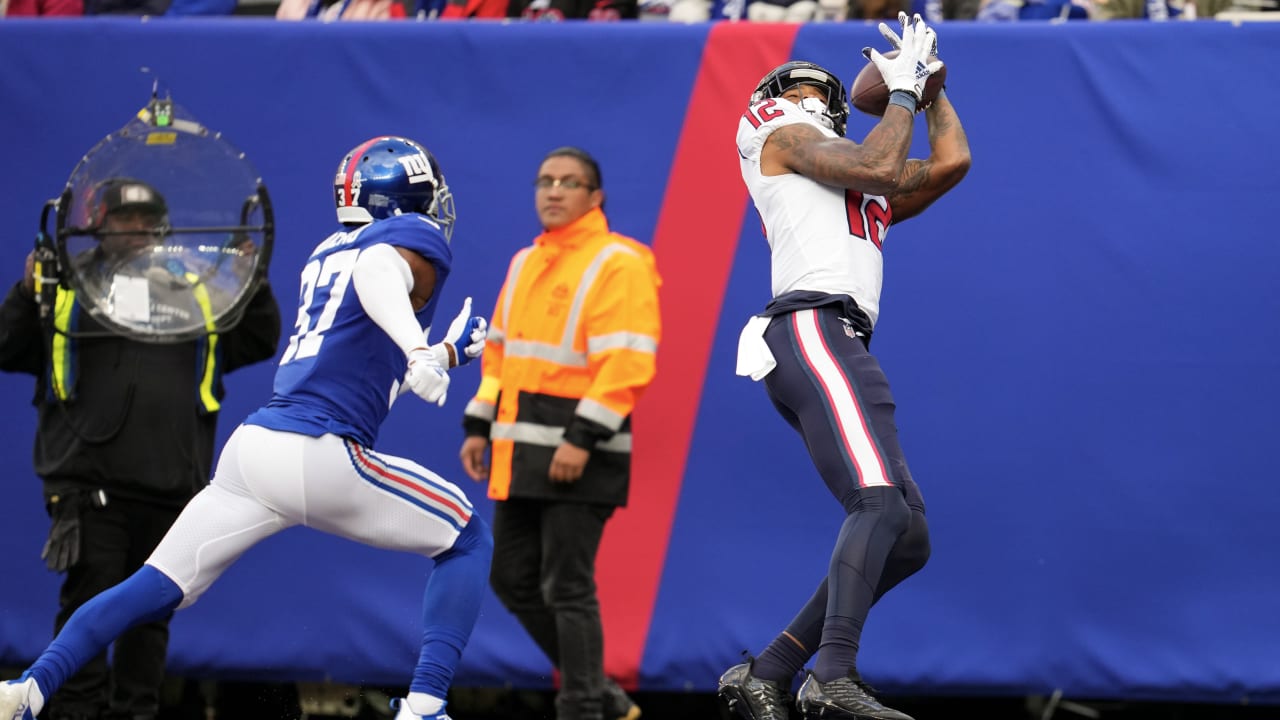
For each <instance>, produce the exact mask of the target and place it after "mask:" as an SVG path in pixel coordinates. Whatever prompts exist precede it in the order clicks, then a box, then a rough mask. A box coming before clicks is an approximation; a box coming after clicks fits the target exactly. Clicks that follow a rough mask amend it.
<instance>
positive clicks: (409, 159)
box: [396, 153, 434, 185]
mask: <svg viewBox="0 0 1280 720" xmlns="http://www.w3.org/2000/svg"><path fill="white" fill-rule="evenodd" d="M396 160H397V161H398V162H399V163H400V165H402V166H403V167H404V171H405V172H406V173H408V174H409V184H410V185H415V184H417V183H420V182H431V181H432V180H433V179H434V178H432V176H431V163H430V162H429V161H428V160H427V156H426V155H423V154H422V153H416V154H414V155H403V156H401V157H398V158H396Z"/></svg>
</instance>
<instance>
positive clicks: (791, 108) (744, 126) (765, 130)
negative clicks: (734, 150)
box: [738, 98, 824, 161]
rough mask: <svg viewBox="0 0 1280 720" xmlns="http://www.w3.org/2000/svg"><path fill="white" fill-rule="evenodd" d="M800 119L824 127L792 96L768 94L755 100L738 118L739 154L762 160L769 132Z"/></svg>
mask: <svg viewBox="0 0 1280 720" xmlns="http://www.w3.org/2000/svg"><path fill="white" fill-rule="evenodd" d="M797 123H808V124H810V125H813V126H814V127H816V128H819V129H824V128H823V127H822V126H821V125H819V124H818V122H817V121H816V120H814V119H813V117H812V116H810V115H809V113H807V112H805V111H804V110H801V109H800V107H799V106H798V105H796V104H795V103H793V102H791V101H790V100H783V99H782V98H767V99H765V100H761V101H760V102H758V103H754V104H753V105H751V107H748V108H747V111H746V112H745V113H743V114H742V117H741V118H740V119H739V120H738V154H740V155H741V156H742V157H743V158H745V159H747V160H752V161H759V159H760V150H761V149H762V148H763V147H764V143H765V141H766V140H768V139H769V136H770V135H772V134H773V132H774V131H775V130H777V129H778V128H780V127H786V126H787V125H795V124H797Z"/></svg>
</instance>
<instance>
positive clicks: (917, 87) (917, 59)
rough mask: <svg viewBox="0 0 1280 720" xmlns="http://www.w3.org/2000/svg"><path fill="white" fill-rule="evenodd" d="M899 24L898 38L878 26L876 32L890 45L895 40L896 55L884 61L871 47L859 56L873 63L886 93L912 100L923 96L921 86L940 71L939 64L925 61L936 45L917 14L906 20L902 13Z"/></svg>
mask: <svg viewBox="0 0 1280 720" xmlns="http://www.w3.org/2000/svg"><path fill="white" fill-rule="evenodd" d="M898 19H899V21H901V22H902V36H901V37H898V35H897V33H895V32H893V30H891V29H890V28H889V26H888V25H885V24H884V23H880V33H881V34H882V35H884V36H885V38H886V39H888V40H889V43H890V44H891V45H892V44H893V42H894V39H897V43H898V46H897V48H896V49H897V50H898V51H899V52H898V54H897V55H896V56H895V57H893V58H886V57H885V56H884V55H881V54H880V52H879V51H878V50H875V49H874V48H863V49H862V54H863V55H865V56H866V58H867V59H868V60H870V61H871V62H873V63H875V65H876V68H877V69H878V70H879V71H880V76H881V77H882V78H884V84H885V87H887V88H889V92H894V91H897V90H902V91H905V92H909V93H911V94H912V95H914V96H915V98H916V101H919V100H920V99H921V98H922V97H924V84H925V81H926V80H928V79H929V76H930V75H931V74H933V73H934V72H936V71H937V70H939V69H941V68H942V63H941V62H938V61H936V60H935V61H932V62H930V60H929V54H930V50H932V49H933V46H934V44H935V43H936V39H935V35H934V32H933V29H932V28H930V27H929V26H927V25H925V23H924V20H922V19H921V18H920V16H919V15H915V16H913V17H911V18H910V19H908V18H907V17H906V13H902V14H901V15H899V17H898Z"/></svg>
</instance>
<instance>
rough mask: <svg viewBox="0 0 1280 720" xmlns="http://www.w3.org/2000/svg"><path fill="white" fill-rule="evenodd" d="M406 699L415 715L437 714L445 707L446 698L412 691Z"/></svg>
mask: <svg viewBox="0 0 1280 720" xmlns="http://www.w3.org/2000/svg"><path fill="white" fill-rule="evenodd" d="M404 701H405V703H406V704H408V705H409V709H410V710H412V711H413V714H414V715H435V714H436V713H438V712H440V709H441V708H443V707H444V700H441V699H440V698H438V697H436V696H435V695H428V694H426V693H424V692H411V693H409V695H408V696H407V697H405V699H404Z"/></svg>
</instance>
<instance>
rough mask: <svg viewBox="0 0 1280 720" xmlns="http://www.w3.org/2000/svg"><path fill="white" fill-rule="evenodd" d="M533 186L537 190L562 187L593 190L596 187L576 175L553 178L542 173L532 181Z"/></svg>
mask: <svg viewBox="0 0 1280 720" xmlns="http://www.w3.org/2000/svg"><path fill="white" fill-rule="evenodd" d="M533 186H534V187H536V188H538V189H539V190H550V189H551V188H556V187H562V188H564V189H565V190H577V189H578V188H586V189H588V190H595V189H596V187H595V186H594V185H592V184H590V183H588V182H587V181H586V180H580V179H578V178H576V177H563V178H553V177H551V176H550V175H542V176H541V177H539V178H538V179H536V180H534V181H533Z"/></svg>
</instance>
